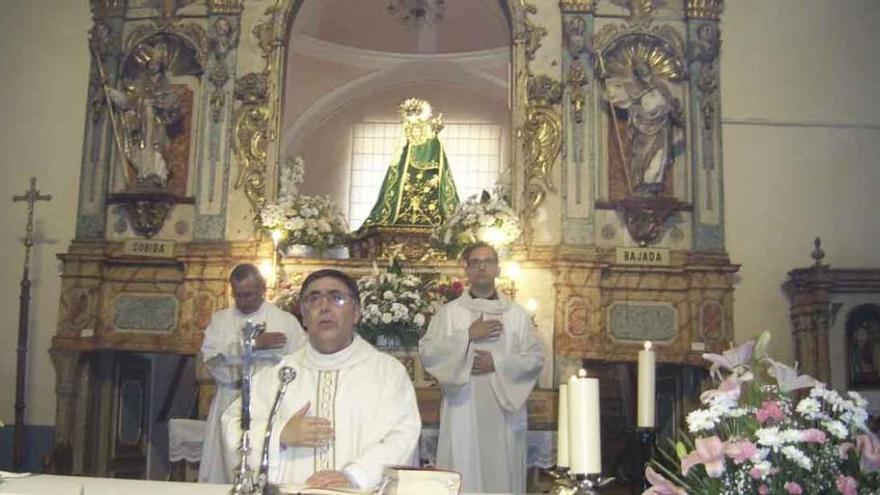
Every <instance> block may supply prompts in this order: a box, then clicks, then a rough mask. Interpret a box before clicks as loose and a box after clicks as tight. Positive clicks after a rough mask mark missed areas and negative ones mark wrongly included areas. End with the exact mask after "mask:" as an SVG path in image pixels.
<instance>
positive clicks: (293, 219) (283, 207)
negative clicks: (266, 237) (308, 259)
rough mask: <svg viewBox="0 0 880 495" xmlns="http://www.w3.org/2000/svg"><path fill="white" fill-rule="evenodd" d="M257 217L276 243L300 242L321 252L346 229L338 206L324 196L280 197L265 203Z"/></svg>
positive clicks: (291, 243) (336, 242)
mask: <svg viewBox="0 0 880 495" xmlns="http://www.w3.org/2000/svg"><path fill="white" fill-rule="evenodd" d="M260 218H261V220H262V223H263V227H265V228H266V229H268V230H269V231H271V232H272V233H273V238H274V239H276V240H277V241H278V245H279V246H290V245H294V244H302V245H306V246H311V247H313V248H315V249H317V250H318V251H323V250H324V249H327V248H328V247H330V246H334V245H336V244H339V243H341V242H343V241H344V240H345V238H346V232H347V230H348V228H347V227H346V223H345V218H344V217H343V216H342V213H341V212H340V211H339V208H337V207H336V204H335V203H334V202H333V200H331V199H330V198H329V197H326V196H295V197H293V198H289V197H288V198H283V199H282V200H281V201H279V202H277V203H269V204H267V205H266V206H264V207H263V209H262V210H261V212H260ZM276 233H277V234H276ZM276 235H277V238H276V237H275V236H276Z"/></svg>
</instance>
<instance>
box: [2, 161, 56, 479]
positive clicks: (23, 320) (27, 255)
mask: <svg viewBox="0 0 880 495" xmlns="http://www.w3.org/2000/svg"><path fill="white" fill-rule="evenodd" d="M51 200H52V196H51V195H49V194H40V191H39V190H38V189H37V179H36V177H31V187H30V189H28V190H27V192H25V193H24V194H23V195H21V196H13V197H12V201H15V202H17V201H27V204H28V209H27V227H26V230H25V234H24V269H23V271H22V274H21V293H20V295H19V296H18V298H19V301H20V304H19V306H18V349H17V353H18V356H17V357H18V360H17V362H16V369H15V436H14V440H13V451H12V465H13V468H14V469H15V471H21V470H22V469H24V466H23V462H22V450H23V447H24V385H25V377H26V375H27V343H28V311H29V308H30V305H31V281H30V275H29V274H30V268H31V246H33V245H34V203H36V202H37V201H51Z"/></svg>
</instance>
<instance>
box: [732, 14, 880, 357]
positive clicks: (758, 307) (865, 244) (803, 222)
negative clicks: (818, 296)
mask: <svg viewBox="0 0 880 495" xmlns="http://www.w3.org/2000/svg"><path fill="white" fill-rule="evenodd" d="M725 3H726V4H727V6H726V11H725V13H724V16H723V19H722V26H721V29H722V31H721V35H722V38H723V45H722V49H721V54H722V55H721V56H722V63H721V70H722V78H721V95H722V117H723V119H724V128H723V132H724V134H723V139H724V172H725V177H724V182H725V187H724V190H725V199H726V226H727V250H728V252H729V253H730V257H731V259H732V261H733V262H734V263H742V265H743V266H742V269H741V270H740V277H741V279H742V280H741V282H740V283H739V284H738V286H737V288H736V291H735V293H734V297H735V304H734V327H735V333H736V337H737V340H738V341H741V340H745V339H747V338H750V337H752V336H754V335H757V334H758V333H760V332H761V331H762V330H764V329H767V330H770V331H771V332H773V336H774V341H773V346H772V349H771V352H774V353H775V354H776V356H777V357H778V358H779V359H783V360H786V361H791V360H792V359H793V357H792V355H793V352H792V346H791V331H790V328H791V326H790V323H789V318H788V299H787V297H786V296H785V294H784V293H783V292H782V289H781V285H782V283H783V282H784V281H785V280H786V273H787V272H788V271H789V270H791V269H793V268H797V267H805V266H809V265H810V264H811V263H812V261H813V260H812V259H811V258H810V256H809V255H810V251H811V250H812V248H813V245H812V242H813V238H814V237H816V236H821V237H822V241H823V248H824V250H825V253H826V255H827V256H826V258H825V262H826V263H830V264H831V265H832V266H836V267H844V266H848V267H880V249H878V247H880V217H878V215H877V214H876V212H875V211H874V210H875V209H876V207H877V206H878V205H880V200H878V195H877V185H878V184H880V116H878V113H880V95H878V89H880V83H878V81H880V59H878V57H877V47H878V46H880V32H878V31H877V30H876V26H877V25H880V3H878V2H877V1H876V0H773V1H767V0H730V1H728V2H725Z"/></svg>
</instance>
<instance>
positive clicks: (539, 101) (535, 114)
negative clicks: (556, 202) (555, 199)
mask: <svg viewBox="0 0 880 495" xmlns="http://www.w3.org/2000/svg"><path fill="white" fill-rule="evenodd" d="M527 92H528V98H529V105H528V106H527V107H526V116H525V122H524V125H523V127H522V129H520V133H519V134H520V138H521V139H522V146H523V153H524V165H525V187H524V191H523V209H522V216H523V218H524V219H525V224H526V228H525V234H526V237H527V238H528V236H529V235H530V232H531V225H530V224H531V219H532V217H533V216H534V214H535V211H536V210H537V209H538V207H539V206H541V204H542V203H543V202H544V198H545V197H546V195H547V193H548V192H553V191H555V190H556V188H555V186H554V185H553V182H552V177H551V173H552V171H553V164H554V163H555V161H556V157H557V156H558V155H559V152H560V150H561V148H562V119H561V117H560V115H559V112H558V111H557V109H556V105H557V104H558V103H559V102H560V100H561V99H562V83H560V82H559V81H556V80H554V79H552V78H550V77H548V76H532V77H529V81H528V85H527Z"/></svg>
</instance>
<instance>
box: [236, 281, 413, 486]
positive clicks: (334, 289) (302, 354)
mask: <svg viewBox="0 0 880 495" xmlns="http://www.w3.org/2000/svg"><path fill="white" fill-rule="evenodd" d="M300 305H301V307H302V310H303V313H302V314H303V325H304V326H305V328H306V333H307V335H308V341H307V343H306V344H305V345H304V346H303V347H302V348H301V349H299V350H297V351H296V352H294V353H293V354H292V355H290V356H286V357H285V358H284V359H282V360H281V362H280V363H278V364H277V365H275V366H273V367H269V368H266V369H263V370H261V371H259V372H258V373H257V374H256V375H254V379H253V382H252V388H251V394H252V402H251V436H250V438H251V444H252V447H253V450H252V453H251V456H250V465H251V466H252V467H254V468H255V469H257V468H258V467H259V465H260V455H261V451H262V448H263V438H264V435H265V432H266V425H267V422H268V419H269V414H270V410H271V408H272V404H273V403H274V401H275V396H276V393H277V391H278V389H279V386H280V385H281V381H280V378H279V371H280V370H281V368H282V367H284V366H289V367H291V368H293V370H294V371H296V378H295V379H294V380H293V382H291V383H290V384H289V386H288V388H287V390H286V393H285V395H284V398H283V400H282V402H281V405H280V407H279V410H278V414H277V416H276V417H275V418H274V420H273V427H272V432H271V436H270V440H269V481H270V482H271V483H276V484H281V483H285V484H296V485H309V486H313V487H353V488H358V489H374V488H376V486H377V485H378V484H379V482H380V481H381V478H382V470H383V469H384V468H385V467H386V466H389V465H408V464H412V462H413V460H414V459H415V455H414V454H415V449H416V447H417V444H418V439H419V434H420V433H421V427H422V422H421V417H420V416H419V409H418V406H417V404H416V395H415V389H413V385H412V382H411V381H410V378H409V375H407V372H406V369H405V368H404V367H403V365H402V364H401V363H400V362H399V361H398V360H397V359H396V358H394V357H392V356H390V355H388V354H385V353H382V352H379V351H377V350H376V349H375V348H373V346H371V345H370V344H369V343H367V342H366V341H365V340H363V339H362V338H361V337H360V336H358V335H357V334H355V332H354V327H355V325H357V323H358V321H359V320H360V314H361V310H360V295H359V291H358V286H357V283H355V281H354V280H352V279H351V277H349V276H348V275H346V274H345V273H343V272H340V271H338V270H331V269H325V270H318V271H316V272H314V273H312V274H310V275H309V276H308V277H306V279H305V281H304V282H303V285H302V289H301V291H300ZM240 418H241V405H240V399H239V401H237V402H235V403H234V404H233V405H232V407H230V408H229V409H227V410H226V413H225V414H224V416H223V428H224V435H225V440H226V442H227V444H228V445H229V446H231V447H235V446H237V445H238V443H239V440H240V434H241V432H240ZM229 468H230V469H232V468H234V465H233V464H230V465H229Z"/></svg>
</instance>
